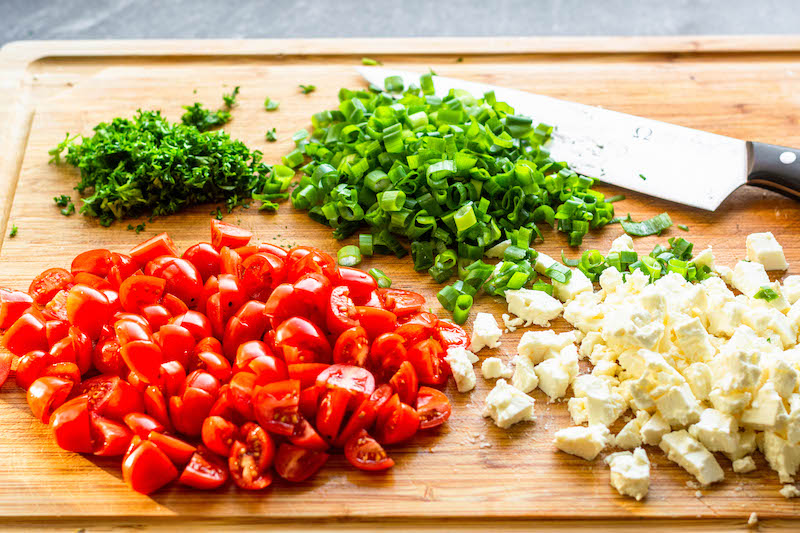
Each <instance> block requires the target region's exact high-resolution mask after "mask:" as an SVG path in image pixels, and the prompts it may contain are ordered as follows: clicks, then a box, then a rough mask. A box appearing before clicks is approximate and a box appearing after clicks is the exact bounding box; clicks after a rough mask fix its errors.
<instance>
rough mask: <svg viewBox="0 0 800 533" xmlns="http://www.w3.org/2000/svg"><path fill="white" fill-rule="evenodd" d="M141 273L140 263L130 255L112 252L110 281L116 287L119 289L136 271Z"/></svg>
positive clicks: (109, 270)
mask: <svg viewBox="0 0 800 533" xmlns="http://www.w3.org/2000/svg"><path fill="white" fill-rule="evenodd" d="M137 272H138V273H140V274H141V270H139V265H137V264H136V261H134V260H133V258H132V257H131V256H129V255H125V254H118V253H117V252H111V268H109V269H108V281H109V282H110V283H111V286H112V287H114V288H115V289H119V286H120V285H122V282H123V281H125V280H126V279H128V278H129V277H131V276H133V275H134V274H136V273H137Z"/></svg>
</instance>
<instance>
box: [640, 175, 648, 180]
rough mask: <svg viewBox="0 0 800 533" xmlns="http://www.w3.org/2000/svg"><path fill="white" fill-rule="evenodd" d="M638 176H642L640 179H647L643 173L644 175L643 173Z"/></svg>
mask: <svg viewBox="0 0 800 533" xmlns="http://www.w3.org/2000/svg"><path fill="white" fill-rule="evenodd" d="M639 177H640V178H642V181H644V180H646V179H647V177H645V175H644V174H639Z"/></svg>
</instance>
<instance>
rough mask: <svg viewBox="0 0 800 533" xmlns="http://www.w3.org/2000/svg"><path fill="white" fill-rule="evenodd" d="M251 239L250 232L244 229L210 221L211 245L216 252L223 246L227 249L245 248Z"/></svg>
mask: <svg viewBox="0 0 800 533" xmlns="http://www.w3.org/2000/svg"><path fill="white" fill-rule="evenodd" d="M252 238H253V234H252V232H250V231H247V230H246V229H244V228H240V227H238V226H234V225H233V224H228V223H227V222H223V221H221V220H217V219H214V218H212V219H211V245H212V246H213V247H214V248H215V249H217V250H219V249H221V248H222V247H223V246H227V247H229V248H238V247H239V246H247V243H248V242H250V239H252Z"/></svg>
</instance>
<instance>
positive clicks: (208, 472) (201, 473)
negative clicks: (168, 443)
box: [178, 446, 228, 490]
mask: <svg viewBox="0 0 800 533" xmlns="http://www.w3.org/2000/svg"><path fill="white" fill-rule="evenodd" d="M226 481H228V465H227V464H225V462H223V461H222V460H221V459H220V458H219V457H217V456H216V455H214V454H213V453H211V452H209V451H207V450H205V449H204V448H203V447H202V446H200V447H198V448H197V451H196V452H195V453H194V454H193V455H192V458H191V459H190V460H189V464H188V465H186V468H184V469H183V473H182V474H181V477H180V478H179V479H178V482H180V483H182V484H183V485H187V486H189V487H193V488H195V489H202V490H212V489H216V488H218V487H221V486H222V485H224V484H225V482H226Z"/></svg>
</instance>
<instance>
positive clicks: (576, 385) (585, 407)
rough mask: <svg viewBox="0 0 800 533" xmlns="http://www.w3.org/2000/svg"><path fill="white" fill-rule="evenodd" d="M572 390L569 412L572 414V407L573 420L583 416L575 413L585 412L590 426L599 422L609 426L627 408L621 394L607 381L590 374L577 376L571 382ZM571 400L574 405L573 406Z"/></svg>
mask: <svg viewBox="0 0 800 533" xmlns="http://www.w3.org/2000/svg"><path fill="white" fill-rule="evenodd" d="M572 390H573V392H574V397H573V398H570V400H569V407H570V414H571V415H572V414H573V409H575V410H576V414H575V415H573V421H575V423H576V424H577V423H582V422H583V420H582V421H581V422H578V421H577V420H576V418H579V419H580V418H583V417H582V416H581V415H579V414H577V412H579V411H583V412H585V414H586V420H585V421H586V422H588V423H589V425H590V426H593V425H596V424H600V425H603V426H606V427H608V426H610V425H611V424H613V423H614V422H615V421H616V420H617V418H619V416H620V415H621V414H622V413H623V412H624V411H625V410H626V409H627V405H626V403H625V400H624V399H623V398H622V396H621V395H620V394H618V393H616V392H614V391H612V390H611V387H610V386H609V384H608V382H607V381H606V380H604V379H601V378H598V377H597V376H593V375H591V374H584V375H582V376H578V377H576V378H575V380H574V381H573V382H572ZM573 401H575V405H576V407H574V408H573Z"/></svg>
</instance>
